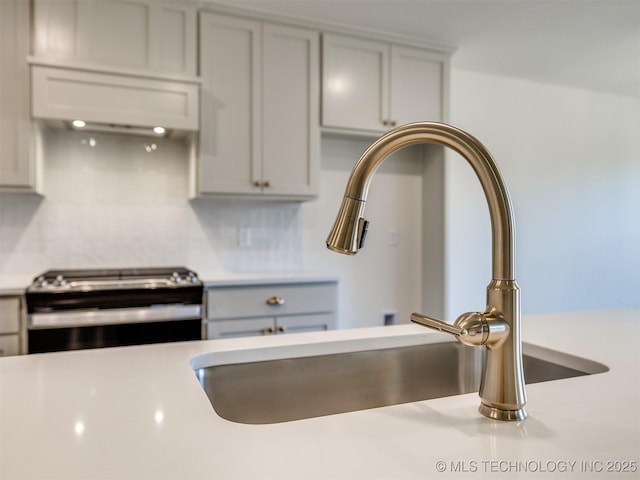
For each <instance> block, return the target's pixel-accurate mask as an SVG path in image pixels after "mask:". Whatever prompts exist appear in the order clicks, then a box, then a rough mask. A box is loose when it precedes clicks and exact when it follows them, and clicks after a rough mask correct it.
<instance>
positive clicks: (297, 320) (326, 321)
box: [276, 313, 336, 334]
mask: <svg viewBox="0 0 640 480" xmlns="http://www.w3.org/2000/svg"><path fill="white" fill-rule="evenodd" d="M335 327H336V317H335V314H333V313H324V314H315V315H294V316H287V317H278V318H277V319H276V333H278V334H280V333H302V332H317V331H324V330H332V329H334V328H335Z"/></svg>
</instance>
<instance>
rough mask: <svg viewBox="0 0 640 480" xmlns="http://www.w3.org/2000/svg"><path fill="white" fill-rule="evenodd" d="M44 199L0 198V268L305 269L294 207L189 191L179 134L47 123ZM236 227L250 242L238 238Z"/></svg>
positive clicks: (25, 270)
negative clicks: (55, 126) (136, 133)
mask: <svg viewBox="0 0 640 480" xmlns="http://www.w3.org/2000/svg"><path fill="white" fill-rule="evenodd" d="M43 151H44V159H43V190H44V191H43V193H44V196H43V197H39V196H36V195H24V194H3V195H2V196H1V197H0V273H39V272H40V271H42V270H46V269H48V268H56V267H57V268H89V267H116V266H157V265H169V264H171V265H186V266H189V267H191V268H194V269H197V270H199V271H210V270H225V271H230V272H241V273H242V272H277V271H290V270H298V269H300V268H302V233H301V221H300V218H299V217H300V205H299V204H296V203H283V202H265V201H260V200H249V199H211V198H199V199H194V200H189V199H188V190H189V185H188V182H189V165H188V157H189V153H188V145H187V144H186V142H184V141H181V140H178V139H166V138H157V139H156V138H144V137H135V136H131V137H129V136H122V135H117V136H116V135H108V134H89V133H85V132H73V131H59V130H58V131H54V130H49V131H45V133H44V138H43ZM240 228H250V229H251V245H250V246H248V247H246V246H240V245H239V241H238V232H239V229H240Z"/></svg>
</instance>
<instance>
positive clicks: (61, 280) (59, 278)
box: [56, 275, 67, 287]
mask: <svg viewBox="0 0 640 480" xmlns="http://www.w3.org/2000/svg"><path fill="white" fill-rule="evenodd" d="M66 285H67V281H66V280H65V279H64V277H63V276H62V275H58V276H57V277H56V286H58V287H64V286H66Z"/></svg>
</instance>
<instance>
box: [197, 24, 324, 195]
mask: <svg viewBox="0 0 640 480" xmlns="http://www.w3.org/2000/svg"><path fill="white" fill-rule="evenodd" d="M318 37H319V35H318V33H317V32H314V31H310V30H306V29H301V28H295V27H289V26H284V25H275V24H271V23H265V22H261V21H254V20H251V19H245V18H239V17H234V16H228V15H221V14H216V13H212V12H202V13H201V15H200V74H201V77H202V87H201V103H200V112H201V114H200V149H199V159H198V172H197V187H196V188H197V192H196V193H198V194H223V195H233V194H241V195H242V194H245V195H246V194H249V195H261V196H270V197H282V198H291V199H305V198H310V197H313V196H314V195H316V194H317V179H318V170H319V54H318V50H319V39H318Z"/></svg>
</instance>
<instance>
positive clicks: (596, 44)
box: [203, 0, 640, 97]
mask: <svg viewBox="0 0 640 480" xmlns="http://www.w3.org/2000/svg"><path fill="white" fill-rule="evenodd" d="M203 3H219V4H229V5H234V6H240V7H248V8H252V9H256V10H262V11H268V12H270V13H272V14H283V15H286V16H290V17H296V18H302V19H306V20H314V21H321V22H329V23H333V24H338V25H342V26H346V25H348V26H355V27H358V28H363V29H373V30H378V31H383V32H387V33H394V34H401V35H405V36H411V37H415V38H418V39H422V40H425V41H428V42H432V43H436V44H446V45H450V46H453V47H457V50H456V52H455V54H454V55H453V57H452V65H453V66H454V67H456V68H462V69H468V70H475V71H480V72H486V73H493V74H498V75H505V76H510V77H517V78H525V79H529V80H532V81H537V82H545V83H554V84H560V85H567V86H573V87H578V88H587V89H592V90H598V91H604V92H610V93H615V94H619V95H627V96H635V97H640V0H204V1H203Z"/></svg>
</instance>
